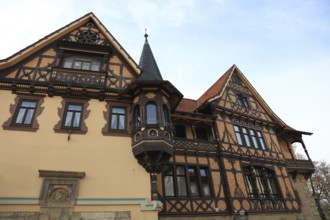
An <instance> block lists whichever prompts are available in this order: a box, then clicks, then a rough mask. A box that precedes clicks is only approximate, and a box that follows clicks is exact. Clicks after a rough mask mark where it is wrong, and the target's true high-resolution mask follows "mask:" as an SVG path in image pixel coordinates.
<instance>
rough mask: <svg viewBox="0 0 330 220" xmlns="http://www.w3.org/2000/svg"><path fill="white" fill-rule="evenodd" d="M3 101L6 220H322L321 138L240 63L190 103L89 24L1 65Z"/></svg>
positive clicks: (0, 191) (147, 58)
mask: <svg viewBox="0 0 330 220" xmlns="http://www.w3.org/2000/svg"><path fill="white" fill-rule="evenodd" d="M165 76H166V75H165ZM191 80H193V77H192V79H191ZM0 100H1V105H0V123H1V124H2V127H1V129H0V152H1V154H0V186H1V187H0V219H8V220H9V219H10V220H14V219H15V220H16V219H17V220H18V219H20V220H21V219H24V220H27V219H35V220H37V219H38V220H39V219H40V220H41V219H91V220H92V219H99V220H101V219H102V220H103V219H118V220H119V219H121V220H124V219H145V220H148V219H150V220H151V219H163V220H168V219H171V220H183V219H195V220H200V219H209V220H211V219H212V220H215V219H224V220H229V219H251V220H252V219H253V220H259V219H260V220H261V219H274V220H284V219H287V220H289V219H301V220H312V219H320V217H319V214H318V212H317V209H316V207H315V202H314V200H313V198H312V197H311V195H310V193H309V192H308V189H307V180H308V178H309V177H310V175H311V174H312V173H313V171H314V167H313V164H312V162H311V159H310V157H309V155H308V151H307V149H306V146H305V145H304V142H303V140H302V136H303V135H311V133H309V132H304V131H300V130H296V129H293V128H292V127H290V126H288V125H287V124H285V123H284V122H283V121H282V120H281V119H280V118H279V117H278V116H277V115H276V114H275V113H274V112H273V111H272V110H271V109H270V107H269V106H268V105H267V103H266V102H265V101H264V100H263V98H262V97H261V96H260V95H259V93H258V92H257V91H256V90H255V89H254V87H253V86H252V85H251V84H250V82H249V81H248V80H247V78H246V77H245V76H244V75H243V73H242V72H241V71H240V69H238V67H237V66H236V65H233V66H232V67H230V68H229V69H228V70H227V71H226V72H225V73H224V74H223V75H222V76H221V77H220V78H219V79H218V80H217V81H216V82H215V83H214V84H213V85H212V86H211V87H210V88H209V89H208V90H207V91H206V92H205V93H204V94H202V95H201V96H200V98H198V99H197V100H192V99H186V98H183V95H182V94H181V92H180V91H179V90H178V89H177V88H176V87H175V86H174V85H172V84H171V82H169V81H167V80H164V79H163V76H162V74H161V71H160V70H159V68H158V66H157V63H156V60H155V58H154V56H153V53H152V51H151V47H150V45H149V42H148V35H147V34H145V39H144V45H143V50H142V54H141V58H140V61H139V64H137V63H136V62H135V61H134V60H133V59H132V58H131V57H130V55H129V54H128V53H127V52H126V51H125V50H124V49H123V47H122V46H121V45H120V44H119V42H118V41H117V40H116V39H115V38H114V37H113V36H112V34H111V33H110V32H109V31H108V30H107V29H106V28H105V27H104V25H103V24H102V23H101V22H100V21H99V20H98V19H97V18H96V16H95V15H94V14H93V13H89V14H87V15H85V16H83V17H81V18H79V19H77V20H76V21H73V22H72V23H70V24H68V25H67V26H65V27H63V28H61V29H59V30H57V31H55V32H53V33H51V34H49V35H48V36H46V37H44V38H43V39H40V40H39V41H37V42H36V43H34V44H32V45H31V46H28V47H26V48H24V49H22V50H21V51H19V52H17V53H16V54H14V55H12V56H10V57H8V58H6V59H3V60H1V61H0ZM294 143H300V146H302V147H303V148H304V150H305V153H306V157H307V159H306V160H300V159H296V156H295V152H294V151H293V149H292V144H294Z"/></svg>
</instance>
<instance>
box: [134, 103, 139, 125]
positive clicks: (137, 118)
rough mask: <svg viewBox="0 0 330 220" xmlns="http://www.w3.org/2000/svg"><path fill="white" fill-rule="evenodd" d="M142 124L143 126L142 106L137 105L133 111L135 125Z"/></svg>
mask: <svg viewBox="0 0 330 220" xmlns="http://www.w3.org/2000/svg"><path fill="white" fill-rule="evenodd" d="M140 126H141V118H140V106H139V105H137V106H135V107H134V111H133V127H134V128H139V127H140Z"/></svg>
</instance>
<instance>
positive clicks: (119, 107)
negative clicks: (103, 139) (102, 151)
mask: <svg viewBox="0 0 330 220" xmlns="http://www.w3.org/2000/svg"><path fill="white" fill-rule="evenodd" d="M116 108H117V109H122V110H124V113H123V114H122V113H114V112H113V110H114V109H116ZM109 114H110V115H109V130H111V131H125V130H126V129H127V125H126V123H127V109H126V107H123V106H110V111H109ZM113 116H116V117H117V119H116V120H117V123H116V128H112V120H113ZM120 116H124V127H123V128H122V129H120V128H119V127H120Z"/></svg>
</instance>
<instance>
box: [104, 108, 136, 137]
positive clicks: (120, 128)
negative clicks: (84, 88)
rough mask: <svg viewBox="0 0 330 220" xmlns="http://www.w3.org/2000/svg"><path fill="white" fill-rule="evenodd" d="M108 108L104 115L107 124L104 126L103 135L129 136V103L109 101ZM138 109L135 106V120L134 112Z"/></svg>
mask: <svg viewBox="0 0 330 220" xmlns="http://www.w3.org/2000/svg"><path fill="white" fill-rule="evenodd" d="M136 107H137V106H136ZM106 108H107V111H104V112H103V117H104V119H105V121H106V123H105V125H104V126H103V128H102V133H103V135H118V136H128V135H129V133H128V123H127V122H128V121H129V119H128V118H129V116H128V115H127V112H129V110H128V109H129V107H128V105H127V104H125V103H113V102H107V103H106ZM136 109H137V108H134V112H133V120H135V116H134V114H135V111H136ZM133 126H134V122H133Z"/></svg>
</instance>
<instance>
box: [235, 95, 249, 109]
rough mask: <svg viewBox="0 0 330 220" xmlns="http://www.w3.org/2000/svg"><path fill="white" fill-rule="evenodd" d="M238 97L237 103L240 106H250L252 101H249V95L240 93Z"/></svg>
mask: <svg viewBox="0 0 330 220" xmlns="http://www.w3.org/2000/svg"><path fill="white" fill-rule="evenodd" d="M236 98H237V104H238V106H239V107H246V108H250V103H249V99H248V97H246V96H243V95H240V94H236Z"/></svg>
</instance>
